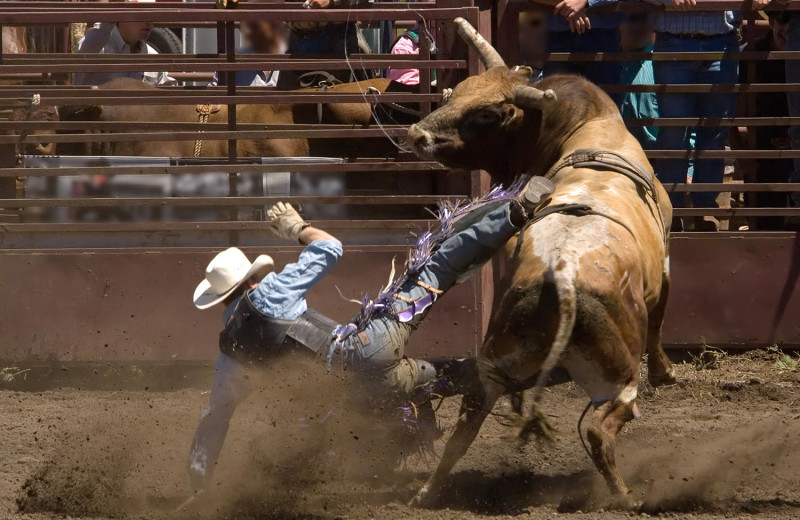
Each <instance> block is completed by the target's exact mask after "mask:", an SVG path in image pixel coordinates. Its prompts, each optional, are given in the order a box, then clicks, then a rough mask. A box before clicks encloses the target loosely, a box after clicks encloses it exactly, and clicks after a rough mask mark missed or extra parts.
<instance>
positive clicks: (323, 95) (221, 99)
mask: <svg viewBox="0 0 800 520" xmlns="http://www.w3.org/2000/svg"><path fill="white" fill-rule="evenodd" d="M441 98H442V96H441V95H440V94H379V95H378V94H337V93H335V92H320V93H317V92H308V93H299V92H297V93H295V92H281V91H278V92H275V93H273V94H263V95H258V96H248V95H240V96H223V95H219V96H213V95H172V96H169V95H164V96H150V97H142V98H138V99H137V98H135V97H112V98H103V99H102V104H108V105H144V106H146V105H199V104H205V103H212V104H220V105H227V104H234V105H235V104H239V105H247V104H265V103H283V104H287V103H288V104H301V103H313V104H319V103H364V102H367V103H381V102H382V103H421V102H425V101H427V102H436V101H439V100H441ZM74 100H75V98H71V97H70V98H59V97H47V96H43V97H42V98H41V103H40V104H41V105H45V106H62V105H70V104H73V103H74ZM0 106H7V107H27V106H30V100H29V99H28V100H22V99H20V100H8V99H6V100H4V99H0Z"/></svg>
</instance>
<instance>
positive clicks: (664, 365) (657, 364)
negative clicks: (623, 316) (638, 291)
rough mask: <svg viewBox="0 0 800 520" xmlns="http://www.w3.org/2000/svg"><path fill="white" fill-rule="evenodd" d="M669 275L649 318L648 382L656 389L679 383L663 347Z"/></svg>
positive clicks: (665, 274) (663, 281)
mask: <svg viewBox="0 0 800 520" xmlns="http://www.w3.org/2000/svg"><path fill="white" fill-rule="evenodd" d="M668 296H669V274H668V273H666V272H665V273H664V277H663V279H662V282H661V294H660V296H659V298H658V303H657V304H656V306H655V307H654V308H653V310H652V311H650V313H649V314H648V316H647V380H648V381H649V382H650V384H651V385H653V387H654V388H657V387H659V386H666V385H674V384H675V383H677V382H678V380H677V379H676V377H675V370H674V369H673V368H672V363H670V360H669V358H668V357H667V354H666V353H665V352H664V347H663V346H662V345H661V326H662V325H663V323H664V313H665V311H666V309H667V298H668Z"/></svg>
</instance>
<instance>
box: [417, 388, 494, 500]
mask: <svg viewBox="0 0 800 520" xmlns="http://www.w3.org/2000/svg"><path fill="white" fill-rule="evenodd" d="M504 391H505V389H504V388H502V387H501V386H500V385H499V384H498V383H496V382H493V381H485V380H484V381H481V384H480V385H479V386H478V387H477V388H475V387H473V389H470V391H469V392H468V393H466V394H464V399H463V401H462V402H461V413H460V414H459V418H458V422H457V423H456V428H455V431H454V432H453V435H452V436H451V437H450V439H448V441H447V444H446V446H445V448H444V454H443V455H442V459H441V461H439V465H438V466H437V468H436V471H434V473H433V475H431V477H430V478H429V479H428V481H427V482H426V483H425V485H424V486H422V488H421V489H420V490H419V492H418V493H417V494H416V496H414V498H413V499H411V502H410V505H412V506H417V507H428V506H431V505H433V504H434V503H435V501H436V500H437V499H438V497H439V492H440V491H441V489H442V486H443V485H444V483H445V482H446V480H447V476H448V474H449V473H450V471H451V470H452V469H453V466H455V465H456V462H458V461H459V459H461V457H463V456H464V454H465V453H466V452H467V449H469V446H470V445H471V444H472V441H474V440H475V437H476V436H477V435H478V431H479V430H480V429H481V425H483V421H484V420H486V416H487V415H489V412H491V411H492V408H493V407H494V404H495V403H496V402H497V399H499V398H500V396H501V395H502V394H503V393H504Z"/></svg>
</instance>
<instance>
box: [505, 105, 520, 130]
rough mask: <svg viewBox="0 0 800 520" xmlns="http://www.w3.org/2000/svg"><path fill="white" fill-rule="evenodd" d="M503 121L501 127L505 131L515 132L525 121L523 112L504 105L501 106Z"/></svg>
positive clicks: (514, 107)
mask: <svg viewBox="0 0 800 520" xmlns="http://www.w3.org/2000/svg"><path fill="white" fill-rule="evenodd" d="M503 110H504V112H505V120H504V123H503V126H504V127H505V128H506V130H517V129H519V128H520V127H521V126H522V123H523V122H524V121H525V111H524V110H523V109H521V108H519V107H517V106H515V105H512V104H506V105H504V106H503Z"/></svg>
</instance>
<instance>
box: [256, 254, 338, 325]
mask: <svg viewBox="0 0 800 520" xmlns="http://www.w3.org/2000/svg"><path fill="white" fill-rule="evenodd" d="M341 257H342V244H341V243H339V241H338V240H314V241H312V242H311V243H310V244H309V245H308V246H307V247H306V248H305V249H304V250H303V252H302V253H300V257H299V258H298V259H297V262H294V263H291V264H287V265H286V266H285V267H284V268H283V270H281V271H280V272H278V273H274V272H273V273H269V274H268V275H267V276H265V277H264V279H263V280H261V283H259V284H258V286H257V287H256V288H255V289H253V291H252V292H251V293H250V301H251V302H252V303H253V305H254V306H255V307H256V309H258V310H259V311H261V312H263V313H264V314H267V315H268V316H272V317H275V318H279V319H286V320H291V319H295V318H297V317H298V316H299V315H300V314H302V313H303V312H305V309H306V308H307V307H306V303H305V299H306V293H307V292H308V291H309V289H311V288H312V287H313V286H314V285H316V284H317V283H318V282H319V281H320V280H322V279H323V278H324V277H325V275H326V274H327V273H328V271H330V270H331V269H333V267H334V266H335V265H336V262H338V261H339V258H341Z"/></svg>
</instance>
